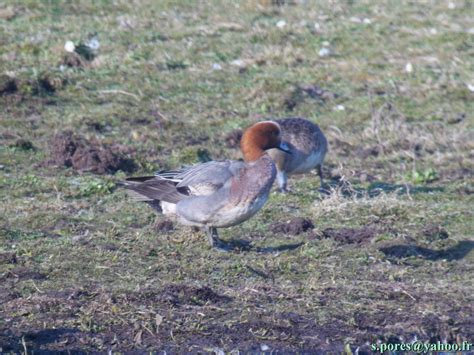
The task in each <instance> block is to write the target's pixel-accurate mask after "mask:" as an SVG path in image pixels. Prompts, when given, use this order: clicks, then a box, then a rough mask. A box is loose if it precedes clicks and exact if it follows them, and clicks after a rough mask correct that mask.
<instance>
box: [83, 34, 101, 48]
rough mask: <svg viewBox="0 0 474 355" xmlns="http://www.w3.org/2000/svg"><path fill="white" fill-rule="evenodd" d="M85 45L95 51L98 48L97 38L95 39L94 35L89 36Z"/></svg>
mask: <svg viewBox="0 0 474 355" xmlns="http://www.w3.org/2000/svg"><path fill="white" fill-rule="evenodd" d="M85 45H86V46H87V47H89V48H90V49H92V50H93V51H96V50H98V49H99V48H100V43H99V40H98V39H97V37H96V36H94V37H92V38H90V39H89V40H88V41H87V42H86V43H85Z"/></svg>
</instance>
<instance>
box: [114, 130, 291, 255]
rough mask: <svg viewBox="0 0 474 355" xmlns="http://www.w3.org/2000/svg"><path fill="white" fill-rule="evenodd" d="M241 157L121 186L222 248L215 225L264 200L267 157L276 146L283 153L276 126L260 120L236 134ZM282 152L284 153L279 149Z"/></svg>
mask: <svg viewBox="0 0 474 355" xmlns="http://www.w3.org/2000/svg"><path fill="white" fill-rule="evenodd" d="M240 148H241V151H242V153H243V156H244V161H232V160H231V161H220V162H218V161H210V162H207V163H203V164H198V165H193V166H189V167H185V168H183V169H179V170H175V171H168V172H160V173H157V174H156V175H155V176H146V177H138V178H129V179H127V180H126V181H125V182H123V185H124V186H125V188H127V189H128V190H129V193H130V194H131V195H132V196H133V197H134V198H135V199H136V200H138V201H145V202H148V203H149V204H150V205H152V206H153V207H154V208H156V209H158V210H159V211H161V212H163V213H164V214H166V215H174V216H175V217H176V218H177V220H178V222H180V223H182V224H184V225H188V226H198V227H202V228H204V229H205V230H206V233H207V236H208V240H209V243H210V245H211V246H212V247H217V248H219V249H224V250H225V249H228V247H227V245H226V243H224V242H223V241H222V240H220V239H219V236H218V233H217V228H224V227H231V226H235V225H237V224H240V223H242V222H244V221H246V220H247V219H249V218H251V217H252V216H253V215H255V214H256V213H257V212H258V211H259V210H260V209H261V208H262V207H263V205H264V204H265V202H266V201H267V199H268V195H269V192H270V189H271V187H272V184H273V182H274V180H275V176H276V173H277V171H276V168H275V164H274V162H273V160H272V158H271V157H270V156H269V155H268V154H267V153H266V152H265V151H266V150H267V149H271V148H276V149H279V150H282V151H283V152H289V148H288V146H287V145H286V143H284V142H282V140H281V129H280V125H279V124H278V123H276V122H274V121H263V122H259V123H256V124H254V125H253V126H251V127H250V128H248V129H247V130H246V131H245V132H244V134H243V136H242V139H241V142H240ZM285 154H286V153H285Z"/></svg>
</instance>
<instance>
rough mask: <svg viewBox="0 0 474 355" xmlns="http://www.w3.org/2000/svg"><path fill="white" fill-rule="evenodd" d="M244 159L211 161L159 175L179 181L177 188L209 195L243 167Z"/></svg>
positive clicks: (196, 193) (172, 180) (158, 175)
mask: <svg viewBox="0 0 474 355" xmlns="http://www.w3.org/2000/svg"><path fill="white" fill-rule="evenodd" d="M244 167H245V163H244V162H243V161H235V160H226V161H219V162H218V161H210V162H207V163H203V164H198V165H192V166H187V167H184V168H182V169H179V170H173V171H167V172H159V173H157V177H160V178H162V179H165V180H168V181H171V182H175V183H177V185H176V187H177V188H186V187H187V188H189V189H190V190H191V192H192V193H193V194H195V195H209V194H211V193H214V192H215V191H217V190H218V189H220V188H221V187H222V186H224V184H225V183H226V182H227V181H228V180H229V179H231V178H232V177H234V176H236V175H237V174H238V173H239V172H240V171H241V170H242V169H243V168H244Z"/></svg>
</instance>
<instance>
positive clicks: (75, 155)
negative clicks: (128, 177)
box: [51, 131, 137, 174]
mask: <svg viewBox="0 0 474 355" xmlns="http://www.w3.org/2000/svg"><path fill="white" fill-rule="evenodd" d="M51 146H52V148H51V150H52V155H53V162H54V163H55V164H57V165H60V166H67V167H72V168H73V169H75V170H78V171H81V172H85V171H90V172H93V173H96V174H106V173H114V172H116V171H118V170H123V171H126V172H133V171H134V170H135V169H136V168H137V165H136V164H135V162H134V161H133V160H132V159H131V158H129V157H127V156H126V154H127V153H128V149H127V147H124V146H120V145H114V146H108V145H104V144H101V143H100V142H98V141H88V140H87V139H85V138H84V137H82V136H80V135H77V134H74V133H73V132H72V131H64V132H61V133H58V134H56V135H55V136H54V137H53V140H52V143H51Z"/></svg>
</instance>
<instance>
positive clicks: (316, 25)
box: [314, 22, 321, 31]
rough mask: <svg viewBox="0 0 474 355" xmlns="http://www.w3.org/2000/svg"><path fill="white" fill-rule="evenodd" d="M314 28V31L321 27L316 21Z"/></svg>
mask: <svg viewBox="0 0 474 355" xmlns="http://www.w3.org/2000/svg"><path fill="white" fill-rule="evenodd" d="M314 29H315V30H316V31H319V30H320V29H321V25H320V24H319V22H316V23H315V24H314Z"/></svg>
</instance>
